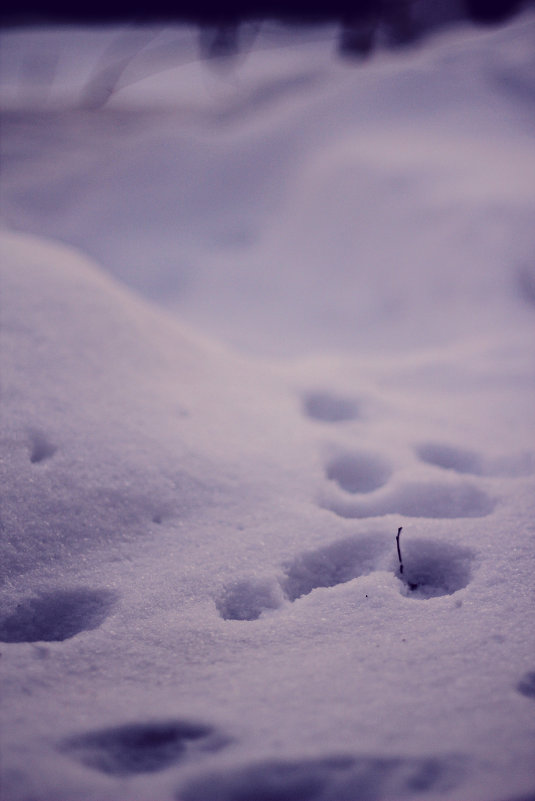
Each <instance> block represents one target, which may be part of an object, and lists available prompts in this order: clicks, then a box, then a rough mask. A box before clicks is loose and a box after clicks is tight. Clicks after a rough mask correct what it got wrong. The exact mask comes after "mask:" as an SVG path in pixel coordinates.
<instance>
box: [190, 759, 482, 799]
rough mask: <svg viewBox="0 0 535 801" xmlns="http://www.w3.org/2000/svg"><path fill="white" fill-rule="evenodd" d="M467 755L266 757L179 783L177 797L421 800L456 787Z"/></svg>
mask: <svg viewBox="0 0 535 801" xmlns="http://www.w3.org/2000/svg"><path fill="white" fill-rule="evenodd" d="M466 762H467V760H466V758H464V757H461V756H456V755H446V756H443V757H392V756H386V755H382V754H380V755H376V756H374V755H371V756H369V755H362V756H361V755H356V756H350V755H340V756H338V755H336V756H324V757H319V758H317V759H301V760H292V761H290V760H268V761H264V762H256V763H253V764H252V765H247V766H244V767H241V768H238V769H235V770H227V771H221V772H220V773H211V774H206V773H203V775H202V776H200V777H199V778H198V779H194V780H193V781H191V782H190V783H188V784H187V785H186V786H185V787H183V788H182V789H181V791H180V793H179V795H177V796H176V798H177V801H178V799H180V801H245V799H258V800H260V799H263V800H264V799H265V801H305V799H306V801H340V799H367V800H368V801H380V799H385V798H396V799H400V801H401V799H404V798H414V797H420V798H422V799H425V798H429V797H430V796H433V797H434V796H435V795H437V794H440V793H444V792H447V791H449V790H452V789H454V788H456V787H458V786H459V784H460V783H461V782H462V781H463V779H464V777H465V773H466Z"/></svg>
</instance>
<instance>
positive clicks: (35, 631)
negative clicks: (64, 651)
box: [0, 587, 118, 643]
mask: <svg viewBox="0 0 535 801" xmlns="http://www.w3.org/2000/svg"><path fill="white" fill-rule="evenodd" d="M117 599H118V595H117V593H115V592H113V591H112V590H92V589H89V588H87V587H78V588H76V589H71V590H55V591H53V592H46V593H41V594H40V595H38V596H35V597H30V598H24V599H23V600H22V601H20V603H18V604H17V607H16V609H15V610H14V611H13V612H11V614H8V615H5V616H3V617H1V618H0V641H1V642H11V643H15V642H39V641H45V642H54V641H56V642H61V641H62V640H68V639H70V638H71V637H74V636H75V635H76V634H79V633H80V632H82V631H91V630H92V629H96V628H98V626H100V625H101V624H102V623H103V622H104V620H105V619H106V618H107V617H108V615H109V614H110V612H111V610H112V609H113V607H114V606H115V604H116V602H117Z"/></svg>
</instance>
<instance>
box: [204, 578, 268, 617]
mask: <svg viewBox="0 0 535 801" xmlns="http://www.w3.org/2000/svg"><path fill="white" fill-rule="evenodd" d="M283 602H284V597H283V595H282V592H281V588H280V587H279V584H278V582H277V581H276V580H275V579H257V578H252V579H239V580H237V581H235V582H233V583H230V584H227V585H226V586H225V587H224V588H223V590H222V591H221V593H220V594H219V596H218V597H217V598H216V600H215V604H216V607H217V611H218V612H219V614H220V615H221V617H222V618H223V619H224V620H257V619H258V618H259V617H260V615H261V614H262V612H264V611H265V610H266V609H278V608H279V607H280V606H281V605H282V603H283Z"/></svg>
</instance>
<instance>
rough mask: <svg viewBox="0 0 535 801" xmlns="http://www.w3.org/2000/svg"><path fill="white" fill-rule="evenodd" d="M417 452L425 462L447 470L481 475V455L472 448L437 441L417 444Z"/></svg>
mask: <svg viewBox="0 0 535 801" xmlns="http://www.w3.org/2000/svg"><path fill="white" fill-rule="evenodd" d="M415 450H416V453H417V455H418V456H419V457H420V459H421V460H422V461H423V462H426V463H427V464H432V465H435V466H437V467H443V468H444V469H446V470H455V471H456V472H457V473H471V474H472V475H481V473H482V466H481V457H480V456H479V455H478V454H477V453H474V452H473V451H470V450H464V449H463V448H456V447H455V446H453V445H445V444H441V443H437V442H426V443H422V444H421V445H417V446H416V448H415Z"/></svg>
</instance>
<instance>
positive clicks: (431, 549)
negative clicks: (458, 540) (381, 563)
mask: <svg viewBox="0 0 535 801" xmlns="http://www.w3.org/2000/svg"><path fill="white" fill-rule="evenodd" d="M402 551H403V573H401V571H400V568H399V565H398V566H397V570H396V575H397V577H398V578H399V579H401V581H402V582H403V594H404V595H407V597H409V598H416V599H420V600H425V599H427V598H436V597H438V596H441V595H452V594H453V593H454V592H457V590H461V589H463V587H466V586H467V585H468V584H469V582H470V579H471V577H472V568H473V564H474V560H475V554H474V553H473V551H471V550H470V549H469V548H463V547H461V546H459V545H454V544H453V543H448V542H436V541H434V540H427V539H409V540H407V541H406V542H404V543H403V546H402Z"/></svg>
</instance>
